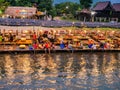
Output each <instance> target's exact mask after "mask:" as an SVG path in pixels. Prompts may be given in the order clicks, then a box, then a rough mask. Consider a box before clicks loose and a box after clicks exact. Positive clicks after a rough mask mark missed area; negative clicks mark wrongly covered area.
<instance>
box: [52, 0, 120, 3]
mask: <svg viewBox="0 0 120 90" xmlns="http://www.w3.org/2000/svg"><path fill="white" fill-rule="evenodd" d="M69 1H71V2H77V3H79V0H54V4H58V3H62V2H69ZM99 1H111V3H120V0H93V3H96V2H99Z"/></svg>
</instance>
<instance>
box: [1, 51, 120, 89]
mask: <svg viewBox="0 0 120 90" xmlns="http://www.w3.org/2000/svg"><path fill="white" fill-rule="evenodd" d="M1 89H3V90H18V89H19V90H120V53H118V52H117V53H103V52H99V53H73V54H72V53H52V54H32V53H31V54H17V53H16V54H12V53H10V54H0V90H1Z"/></svg>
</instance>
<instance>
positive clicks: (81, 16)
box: [76, 9, 91, 22]
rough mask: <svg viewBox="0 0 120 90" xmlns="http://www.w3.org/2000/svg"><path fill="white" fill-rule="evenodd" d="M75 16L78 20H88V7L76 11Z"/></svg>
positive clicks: (89, 16) (89, 15) (89, 18)
mask: <svg viewBox="0 0 120 90" xmlns="http://www.w3.org/2000/svg"><path fill="white" fill-rule="evenodd" d="M76 17H77V19H78V20H80V21H84V22H86V21H90V20H91V13H90V10H88V9H82V10H81V11H77V12H76Z"/></svg>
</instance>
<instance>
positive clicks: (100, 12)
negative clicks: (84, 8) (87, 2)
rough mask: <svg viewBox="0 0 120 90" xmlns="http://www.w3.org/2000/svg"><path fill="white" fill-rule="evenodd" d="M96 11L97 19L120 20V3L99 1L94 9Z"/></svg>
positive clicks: (104, 20) (102, 20)
mask: <svg viewBox="0 0 120 90" xmlns="http://www.w3.org/2000/svg"><path fill="white" fill-rule="evenodd" d="M92 10H93V11H95V12H96V14H95V16H94V17H95V21H100V22H110V21H117V22H118V21H120V4H119V3H116V4H113V5H112V4H111V2H110V1H105V2H98V3H97V4H96V6H95V7H94V8H93V9H92Z"/></svg>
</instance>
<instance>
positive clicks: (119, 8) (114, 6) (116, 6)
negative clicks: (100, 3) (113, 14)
mask: <svg viewBox="0 0 120 90" xmlns="http://www.w3.org/2000/svg"><path fill="white" fill-rule="evenodd" d="M113 8H114V10H115V11H117V12H120V3H115V4H113Z"/></svg>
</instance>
